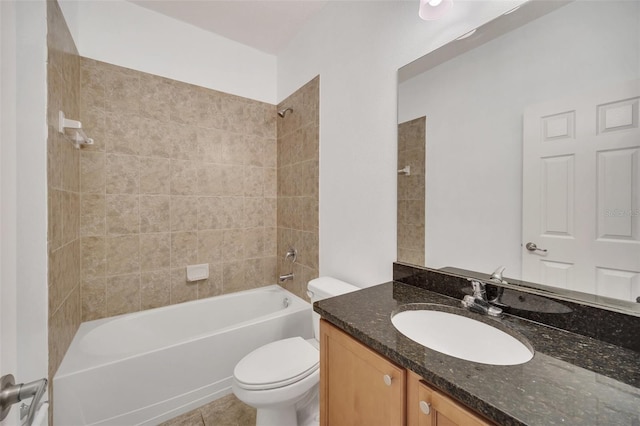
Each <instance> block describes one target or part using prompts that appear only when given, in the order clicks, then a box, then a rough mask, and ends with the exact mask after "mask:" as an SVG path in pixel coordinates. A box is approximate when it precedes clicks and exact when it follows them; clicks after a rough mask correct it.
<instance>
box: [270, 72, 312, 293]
mask: <svg viewBox="0 0 640 426" xmlns="http://www.w3.org/2000/svg"><path fill="white" fill-rule="evenodd" d="M319 105H320V77H316V78H314V79H313V80H311V81H310V82H309V83H307V84H305V85H304V86H303V87H302V88H300V89H299V90H297V91H296V92H295V93H293V94H292V95H291V96H289V97H288V98H287V99H285V100H284V101H282V102H281V103H280V104H279V105H278V110H282V109H284V108H287V107H290V108H292V109H293V112H288V113H287V114H286V115H285V117H282V118H281V117H278V270H279V273H280V274H288V273H290V272H292V271H293V273H294V279H293V280H291V281H286V282H284V283H282V286H283V287H285V288H286V289H288V290H289V291H291V292H292V293H294V294H296V295H298V296H300V297H302V298H303V299H307V300H308V297H307V288H306V287H307V282H308V281H309V280H311V279H313V278H316V277H317V276H318V173H319V149H318V147H319V140H320V139H319ZM289 247H294V248H295V249H296V250H297V251H298V258H297V260H296V263H294V264H291V262H287V261H285V260H284V254H285V253H286V252H287V250H288V249H289Z"/></svg>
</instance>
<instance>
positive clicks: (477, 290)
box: [469, 278, 487, 299]
mask: <svg viewBox="0 0 640 426" xmlns="http://www.w3.org/2000/svg"><path fill="white" fill-rule="evenodd" d="M469 281H471V287H472V288H473V297H474V298H476V299H485V298H486V296H487V291H486V289H485V285H484V283H483V282H482V281H477V280H474V279H471V278H469Z"/></svg>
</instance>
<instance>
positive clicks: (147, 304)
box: [140, 269, 171, 309]
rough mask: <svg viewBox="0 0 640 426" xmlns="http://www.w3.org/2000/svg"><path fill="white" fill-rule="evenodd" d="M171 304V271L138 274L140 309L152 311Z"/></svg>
mask: <svg viewBox="0 0 640 426" xmlns="http://www.w3.org/2000/svg"><path fill="white" fill-rule="evenodd" d="M170 303H171V270H169V269H163V270H159V271H152V272H142V273H141V274H140V308H141V309H153V308H159V307H162V306H167V305H169V304H170Z"/></svg>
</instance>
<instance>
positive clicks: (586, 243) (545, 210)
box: [522, 80, 640, 301]
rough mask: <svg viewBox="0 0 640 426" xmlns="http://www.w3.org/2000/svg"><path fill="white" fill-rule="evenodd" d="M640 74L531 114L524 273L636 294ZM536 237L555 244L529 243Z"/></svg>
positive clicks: (526, 142) (590, 289) (572, 286)
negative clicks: (532, 246) (532, 245)
mask: <svg viewBox="0 0 640 426" xmlns="http://www.w3.org/2000/svg"><path fill="white" fill-rule="evenodd" d="M639 100H640V81H638V80H634V81H631V82H628V83H625V84H622V85H618V86H616V87H612V88H608V89H603V90H599V91H597V92H593V93H589V94H584V95H579V96H574V97H571V98H564V99H559V100H554V101H550V102H545V103H543V104H538V105H533V106H530V107H528V108H526V110H525V112H524V134H523V218H522V221H523V227H522V228H523V244H522V245H523V249H522V250H523V259H522V260H523V262H522V263H523V271H522V272H523V273H522V278H523V279H524V280H525V281H533V282H543V283H546V284H549V285H553V286H557V287H562V288H567V289H569V290H576V291H582V292H586V293H595V294H598V295H603V296H609V297H615V298H619V299H624V300H631V301H635V298H636V297H638V296H639V295H638V286H639V285H640V284H638V276H639V274H640V129H639V122H640V111H639ZM528 242H533V243H535V244H536V245H537V246H538V247H539V248H542V249H546V250H547V251H546V252H545V251H529V250H527V249H526V248H525V245H526V243H528Z"/></svg>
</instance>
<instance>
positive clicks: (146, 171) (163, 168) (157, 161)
mask: <svg viewBox="0 0 640 426" xmlns="http://www.w3.org/2000/svg"><path fill="white" fill-rule="evenodd" d="M170 191H171V163H170V162H169V159H166V158H150V157H141V158H140V193H141V194H169V193H170Z"/></svg>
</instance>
